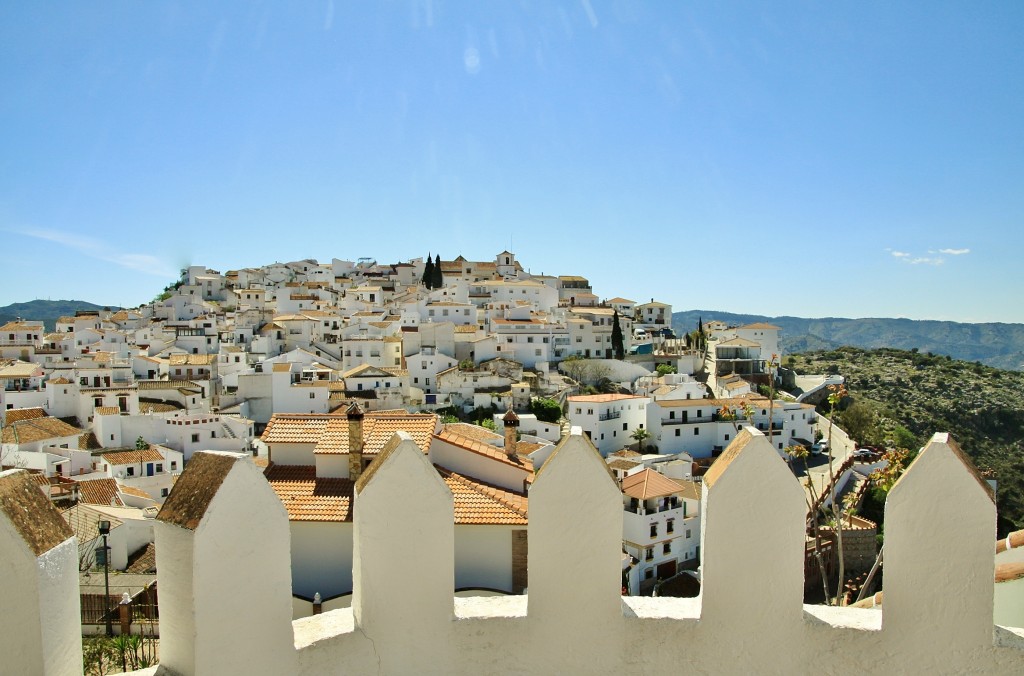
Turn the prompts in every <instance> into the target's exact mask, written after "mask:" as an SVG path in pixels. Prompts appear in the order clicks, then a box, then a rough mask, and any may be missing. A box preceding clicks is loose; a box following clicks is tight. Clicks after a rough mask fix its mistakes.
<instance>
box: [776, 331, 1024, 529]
mask: <svg viewBox="0 0 1024 676" xmlns="http://www.w3.org/2000/svg"><path fill="white" fill-rule="evenodd" d="M784 365H785V366H792V368H793V369H794V370H795V371H796V372H797V373H804V374H813V373H839V374H841V375H843V376H845V377H846V383H847V388H848V389H849V391H850V397H849V400H848V401H847V402H845V403H846V408H845V410H844V411H842V412H841V413H840V414H839V416H840V419H841V424H843V426H844V428H846V429H848V430H849V431H850V432H851V434H852V435H853V436H854V438H856V439H858V440H859V441H861V442H862V443H872V444H887V445H893V444H894V442H897V441H903V442H904V443H903V444H901V445H910V444H911V443H914V444H916V445H917V446H920V445H921V444H924V443H926V442H927V441H928V439H929V438H930V437H931V435H932V434H933V433H935V432H949V433H950V434H951V435H953V437H954V438H955V439H956V440H957V441H958V442H959V443H960V446H961V447H962V448H963V450H964V451H965V452H966V453H967V454H968V455H969V456H971V458H972V459H973V460H974V462H975V464H976V465H977V466H978V468H979V469H980V470H982V471H983V472H984V473H985V474H986V475H988V477H989V478H994V479H996V480H997V481H998V490H997V500H998V508H999V530H1000V532H1001V533H1003V534H1005V533H1006V532H1008V531H1009V530H1016V529H1020V528H1024V373H1021V372H1019V371H1007V370H1001V369H995V368H991V367H989V366H985V365H983V364H980V363H977V362H967V361H961V360H957V359H951V358H949V357H940V356H937V355H930V354H926V353H921V352H913V351H905V350H893V349H877V350H863V349H859V348H853V347H843V348H839V349H837V350H831V351H824V352H811V353H807V354H801V355H794V356H793V357H792V358H790V357H787V358H786V361H785V364H784ZM908 432H909V434H908Z"/></svg>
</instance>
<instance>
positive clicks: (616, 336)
mask: <svg viewBox="0 0 1024 676" xmlns="http://www.w3.org/2000/svg"><path fill="white" fill-rule="evenodd" d="M612 351H613V352H614V353H615V358H616V359H623V358H624V357H625V356H626V348H625V346H624V345H623V341H622V326H620V325H619V311H618V310H616V311H615V314H614V315H613V316H612Z"/></svg>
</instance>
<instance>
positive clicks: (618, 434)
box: [568, 394, 651, 456]
mask: <svg viewBox="0 0 1024 676" xmlns="http://www.w3.org/2000/svg"><path fill="white" fill-rule="evenodd" d="M568 402H569V421H570V422H571V423H572V425H578V426H579V427H580V428H582V430H583V433H584V434H585V435H587V438H589V439H590V440H591V441H592V442H593V444H594V446H595V447H597V450H598V451H600V453H601V455H602V456H607V455H608V454H609V453H612V452H614V451H617V450H619V449H620V448H623V447H624V446H627V445H629V444H632V443H635V441H633V440H632V439H631V437H630V435H631V434H632V433H633V432H634V430H637V429H645V428H646V427H647V405H648V404H650V402H651V399H650V397H641V396H637V395H633V394H588V395H579V396H574V397H569V399H568Z"/></svg>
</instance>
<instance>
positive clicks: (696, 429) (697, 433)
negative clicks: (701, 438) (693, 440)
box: [693, 427, 700, 436]
mask: <svg viewBox="0 0 1024 676" xmlns="http://www.w3.org/2000/svg"><path fill="white" fill-rule="evenodd" d="M699 434H700V428H699V427H694V428H693V436H698V435H699Z"/></svg>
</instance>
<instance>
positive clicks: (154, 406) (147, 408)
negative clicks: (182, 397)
mask: <svg viewBox="0 0 1024 676" xmlns="http://www.w3.org/2000/svg"><path fill="white" fill-rule="evenodd" d="M180 410H182V409H181V405H180V404H167V403H163V402H159V401H140V402H139V412H140V413H149V412H153V413H171V412H172V411H180Z"/></svg>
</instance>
